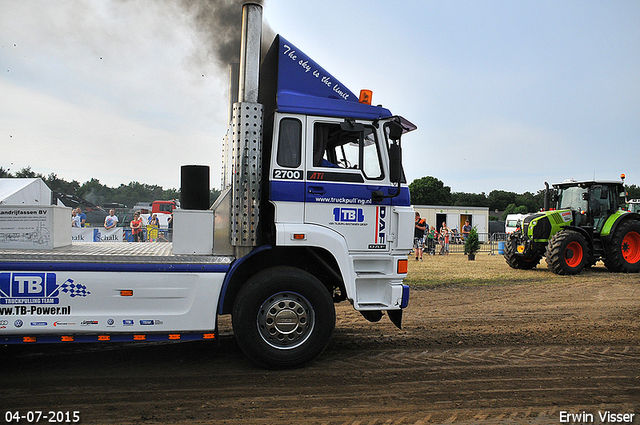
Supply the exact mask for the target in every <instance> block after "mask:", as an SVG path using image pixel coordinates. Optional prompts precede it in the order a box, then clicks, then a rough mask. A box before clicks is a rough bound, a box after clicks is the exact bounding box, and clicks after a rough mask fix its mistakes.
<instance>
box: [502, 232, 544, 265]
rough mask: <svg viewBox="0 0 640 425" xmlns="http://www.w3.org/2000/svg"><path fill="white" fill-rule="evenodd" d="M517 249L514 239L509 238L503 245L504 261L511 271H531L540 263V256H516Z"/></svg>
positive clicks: (516, 242)
mask: <svg viewBox="0 0 640 425" xmlns="http://www.w3.org/2000/svg"><path fill="white" fill-rule="evenodd" d="M517 249H518V241H517V240H516V238H515V237H513V236H509V239H507V242H505V244H504V260H505V261H506V262H507V264H508V265H509V266H511V268H512V269H520V270H531V269H534V268H535V267H536V266H537V265H538V263H540V258H542V256H540V255H534V256H533V257H525V256H524V255H518V254H517Z"/></svg>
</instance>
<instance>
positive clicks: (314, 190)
mask: <svg viewBox="0 0 640 425" xmlns="http://www.w3.org/2000/svg"><path fill="white" fill-rule="evenodd" d="M309 193H310V194H312V195H324V194H325V193H327V191H326V190H325V189H324V187H322V186H309Z"/></svg>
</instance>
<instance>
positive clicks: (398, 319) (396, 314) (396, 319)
mask: <svg viewBox="0 0 640 425" xmlns="http://www.w3.org/2000/svg"><path fill="white" fill-rule="evenodd" d="M387 315H388V316H389V320H391V323H393V324H394V325H396V326H397V327H398V329H402V310H387Z"/></svg>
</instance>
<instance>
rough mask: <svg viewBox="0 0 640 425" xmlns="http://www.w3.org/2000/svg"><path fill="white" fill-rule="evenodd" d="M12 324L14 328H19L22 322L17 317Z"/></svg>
mask: <svg viewBox="0 0 640 425" xmlns="http://www.w3.org/2000/svg"><path fill="white" fill-rule="evenodd" d="M13 324H14V326H15V327H16V328H21V327H22V325H24V323H23V322H22V320H20V319H18V320H16V321H15V322H13Z"/></svg>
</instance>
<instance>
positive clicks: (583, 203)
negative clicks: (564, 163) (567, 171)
mask: <svg viewBox="0 0 640 425" xmlns="http://www.w3.org/2000/svg"><path fill="white" fill-rule="evenodd" d="M586 193H587V189H583V188H581V187H577V186H575V187H568V188H565V189H562V190H561V191H560V193H559V195H558V209H561V210H563V209H568V208H570V209H573V210H575V211H587V200H586V199H585V196H584V195H585V194H586Z"/></svg>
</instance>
